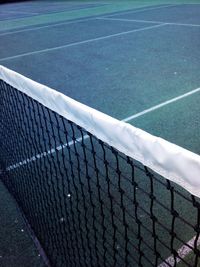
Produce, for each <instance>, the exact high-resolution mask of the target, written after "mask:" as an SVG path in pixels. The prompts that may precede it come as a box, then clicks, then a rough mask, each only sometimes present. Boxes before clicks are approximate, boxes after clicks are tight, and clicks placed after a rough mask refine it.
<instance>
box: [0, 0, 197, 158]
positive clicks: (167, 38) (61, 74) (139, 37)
mask: <svg viewBox="0 0 200 267" xmlns="http://www.w3.org/2000/svg"><path fill="white" fill-rule="evenodd" d="M101 5H107V6H108V5H109V3H105V1H104V2H102V3H100V2H97V3H92V4H91V2H90V3H87V2H85V3H84V4H80V2H78V1H76V2H75V3H74V4H73V3H72V2H69V3H65V2H60V3H59V4H58V5H56V4H55V2H54V3H53V2H52V3H51V4H50V2H49V3H48V4H47V3H45V2H44V3H43V2H38V3H37V2H35V3H34V2H27V3H24V4H23V8H22V9H20V10H22V11H21V12H24V13H23V14H22V13H20V12H19V5H18V4H9V5H5V7H4V9H3V11H2V10H1V11H0V20H5V23H6V21H8V20H12V19H19V18H22V17H23V18H26V17H30V16H33V17H35V19H37V16H38V14H39V15H40V14H44V13H51V12H52V14H53V13H54V12H62V11H64V8H65V7H66V9H65V11H66V10H69V11H71V10H76V9H80V10H81V9H82V10H84V8H89V9H93V8H96V7H98V6H101ZM20 6H22V4H21V3H20ZM17 10H18V12H17ZM12 12H13V13H12ZM26 12H27V14H26ZM31 12H32V13H37V14H31ZM0 25H1V24H0ZM199 36H200V4H177V3H175V4H171V3H170V4H167V3H165V4H163V5H161V4H157V5H153V6H152V5H150V4H149V5H147V6H146V7H139V8H137V9H135V8H134V9H131V10H127V11H126V10H125V11H122V12H114V13H111V12H108V14H102V15H96V14H94V15H91V16H89V17H86V18H80V19H74V20H67V19H66V20H65V21H62V22H59V21H58V22H54V23H50V24H47V23H46V21H45V23H44V24H41V21H40V23H38V25H35V24H34V26H32V27H31V26H30V25H28V26H27V27H26V26H25V25H23V27H21V28H20V27H18V28H17V29H15V27H13V29H9V30H8V31H5V28H4V27H2V29H1V27H0V40H1V41H0V64H1V65H4V66H6V67H8V68H11V69H13V70H15V71H17V72H19V73H21V74H23V75H25V76H28V77H30V78H31V79H33V80H35V81H38V82H40V83H43V84H45V85H48V86H50V87H52V88H54V89H56V90H59V91H60V92H62V93H64V94H66V95H68V96H70V97H72V98H74V99H76V100H78V101H80V102H82V103H84V104H87V105H89V106H91V107H93V108H96V109H98V110H100V111H102V112H105V113H106V114H109V115H111V116H114V117H115V118H118V119H120V120H123V119H127V118H130V117H131V116H133V119H129V120H128V122H129V123H131V124H133V125H134V126H136V127H139V128H142V129H144V130H146V131H148V132H150V133H152V134H154V135H157V136H160V137H163V138H165V139H167V140H169V141H171V142H173V143H176V144H178V145H180V146H183V147H185V148H187V149H189V150H191V151H193V152H195V153H197V154H200V148H199V142H200V130H199V129H200V127H199V126H200V115H199V102H200V91H198V90H197V91H194V89H197V88H199V87H200V75H199V69H200V62H199V58H200V50H199V47H200V38H199ZM189 92H191V94H190V95H185V94H187V93H189ZM179 97H182V98H180V99H179ZM170 100H174V101H173V102H171V103H167V101H170ZM159 104H163V105H162V106H160V107H157V106H158V105H159ZM143 111H145V112H144V114H140V113H141V112H143ZM134 116H135V117H134Z"/></svg>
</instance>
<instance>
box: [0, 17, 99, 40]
mask: <svg viewBox="0 0 200 267" xmlns="http://www.w3.org/2000/svg"><path fill="white" fill-rule="evenodd" d="M95 19H96V18H88V19H79V20H73V21H67V22H59V23H55V24H49V25H45V26H39V27H38V26H36V27H34V28H28V29H23V30H15V31H10V32H4V33H0V36H4V35H10V34H14V33H21V32H29V31H36V30H40V29H46V28H53V27H57V26H62V25H68V24H74V23H79V22H84V21H90V20H95Z"/></svg>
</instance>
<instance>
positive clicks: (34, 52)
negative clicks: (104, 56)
mask: <svg viewBox="0 0 200 267" xmlns="http://www.w3.org/2000/svg"><path fill="white" fill-rule="evenodd" d="M165 25H166V24H165V23H163V24H159V25H154V26H149V27H144V28H139V29H134V30H130V31H125V32H119V33H114V34H110V35H106V36H102V37H97V38H93V39H89V40H84V41H80V42H75V43H70V44H66V45H61V46H57V47H53V48H46V49H42V50H37V51H33V52H28V53H23V54H19V55H16V56H11V57H5V58H1V59H0V62H1V61H6V60H11V59H17V58H21V57H25V56H31V55H37V54H41V53H46V52H51V51H56V50H60V49H63V48H67V47H72V46H77V45H81V44H87V43H91V42H96V41H100V40H106V39H109V38H113V37H118V36H122V35H126V34H130V33H134V32H140V31H146V30H151V29H154V28H159V27H163V26H165Z"/></svg>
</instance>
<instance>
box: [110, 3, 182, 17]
mask: <svg viewBox="0 0 200 267" xmlns="http://www.w3.org/2000/svg"><path fill="white" fill-rule="evenodd" d="M175 6H179V4H177V5H167V6H157V7H152V8H143V9H140V10H135V11H134V10H129V11H125V12H117V13H115V14H111V15H106V17H113V16H119V15H126V14H135V13H140V12H144V11H149V10H156V9H163V8H168V7H175Z"/></svg>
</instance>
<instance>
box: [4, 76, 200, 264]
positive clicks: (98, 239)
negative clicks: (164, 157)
mask: <svg viewBox="0 0 200 267" xmlns="http://www.w3.org/2000/svg"><path fill="white" fill-rule="evenodd" d="M122 138H123V137H122ZM0 167H1V172H0V178H1V180H2V181H3V182H4V184H5V185H6V187H7V188H8V189H9V191H10V192H11V194H12V195H13V196H14V197H15V199H16V200H17V202H18V204H19V206H20V208H21V210H22V211H23V213H24V215H25V217H26V219H27V220H28V222H29V224H30V226H31V228H32V230H33V231H34V233H35V235H36V236H37V238H38V239H39V241H40V243H41V245H42V247H43V249H44V251H45V252H46V254H47V257H48V259H49V261H50V263H51V265H52V266H55V267H58V266H63V267H64V266H71V267H73V266H83V267H85V266H88V267H92V266H93V267H97V266H98V267H102V266H108V267H113V266H116V267H117V266H119V267H122V266H123V267H124V266H159V264H161V266H176V265H177V263H178V262H179V261H181V262H182V264H183V265H182V266H198V256H199V249H198V238H199V231H200V228H199V223H200V221H199V219H200V217H199V211H200V208H199V207H200V206H199V200H198V199H197V198H195V197H194V196H192V195H190V194H189V193H187V192H186V191H185V190H183V189H182V188H180V187H178V186H177V185H175V184H173V183H172V182H169V180H167V179H165V178H163V177H160V176H159V175H157V174H155V173H154V172H153V171H151V170H150V169H148V168H147V167H145V166H143V165H141V164H140V163H138V162H136V161H134V160H133V159H131V158H129V157H127V156H126V155H123V154H121V153H120V152H118V151H117V150H116V149H115V148H113V147H111V146H109V145H108V144H105V143H103V142H102V141H101V140H98V139H97V138H96V137H95V136H93V135H91V134H90V133H89V132H87V131H86V130H85V129H82V128H81V127H79V126H78V125H76V124H74V123H73V122H71V121H69V120H67V119H65V118H63V117H62V116H60V115H58V114H57V113H55V112H54V111H51V110H50V109H47V108H46V107H44V106H43V105H41V104H40V103H38V102H36V101H35V100H33V99H31V98H30V97H28V96H27V95H25V94H23V93H22V92H20V91H18V90H16V89H14V88H13V87H11V86H10V85H8V84H6V83H5V82H4V81H2V80H1V81H0ZM192 238H193V239H192ZM191 239H192V241H191V242H190V243H188V241H189V240H191ZM180 248H182V250H180ZM185 251H187V253H185ZM188 253H189V254H190V257H189V259H188V255H187V256H186V257H185V254H188ZM168 257H170V258H169V259H168ZM164 264H165V265H164Z"/></svg>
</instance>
